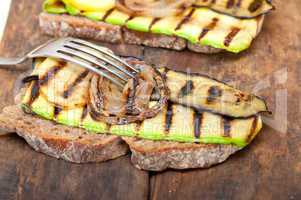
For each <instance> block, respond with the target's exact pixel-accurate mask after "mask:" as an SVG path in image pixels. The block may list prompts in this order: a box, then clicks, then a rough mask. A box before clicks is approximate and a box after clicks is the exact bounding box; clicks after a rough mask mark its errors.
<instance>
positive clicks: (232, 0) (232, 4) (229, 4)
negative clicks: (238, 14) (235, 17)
mask: <svg viewBox="0 0 301 200" xmlns="http://www.w3.org/2000/svg"><path fill="white" fill-rule="evenodd" d="M234 4H235V0H228V1H227V6H226V8H227V9H230V8H232V7H233V6H234Z"/></svg>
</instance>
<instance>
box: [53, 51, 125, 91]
mask: <svg viewBox="0 0 301 200" xmlns="http://www.w3.org/2000/svg"><path fill="white" fill-rule="evenodd" d="M57 53H58V54H59V56H60V58H62V59H64V60H67V61H71V62H73V63H75V64H78V65H80V66H83V67H85V68H87V69H89V70H91V71H93V72H95V73H96V74H98V75H100V76H103V77H105V78H107V79H109V80H110V81H112V82H113V83H115V84H116V85H118V86H120V87H121V88H123V87H124V84H122V83H120V82H119V81H118V80H116V79H114V78H112V76H110V75H108V74H106V73H105V72H103V71H101V70H99V69H97V68H95V67H92V66H91V64H90V63H88V62H86V61H83V60H79V59H76V58H74V57H72V56H69V55H67V54H65V53H63V52H61V51H58V52H57Z"/></svg>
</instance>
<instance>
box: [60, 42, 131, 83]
mask: <svg viewBox="0 0 301 200" xmlns="http://www.w3.org/2000/svg"><path fill="white" fill-rule="evenodd" d="M64 46H65V47H68V48H72V49H74V50H76V51H80V52H82V53H85V54H88V55H91V56H94V57H96V58H97V59H100V60H103V61H105V62H107V63H109V64H110V65H112V66H113V67H115V68H117V69H118V70H120V71H122V72H124V73H125V74H127V75H128V76H130V77H131V78H134V77H135V75H133V74H131V73H130V72H129V71H128V70H126V69H125V68H123V67H121V66H120V65H117V64H116V63H114V62H112V61H111V60H110V59H107V58H106V57H104V56H103V57H100V55H97V53H98V52H96V50H94V49H91V48H88V47H86V46H82V45H78V44H76V43H68V44H65V45H64ZM93 50H94V51H93ZM101 54H103V53H101Z"/></svg>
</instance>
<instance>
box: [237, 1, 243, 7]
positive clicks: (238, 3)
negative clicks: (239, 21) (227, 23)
mask: <svg viewBox="0 0 301 200" xmlns="http://www.w3.org/2000/svg"><path fill="white" fill-rule="evenodd" d="M241 2H242V0H238V1H237V3H236V7H237V8H240V6H241Z"/></svg>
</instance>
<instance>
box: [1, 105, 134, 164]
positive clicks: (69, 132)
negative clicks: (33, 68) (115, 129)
mask: <svg viewBox="0 0 301 200" xmlns="http://www.w3.org/2000/svg"><path fill="white" fill-rule="evenodd" d="M0 127H1V128H2V129H4V130H6V131H7V132H16V133H17V134H18V135H19V136H21V137H23V138H24V139H25V140H26V142H27V143H28V144H29V145H30V146H31V147H32V148H34V149H35V150H36V151H38V152H42V153H45V154H47V155H49V156H52V157H55V158H58V159H59V158H60V159H64V160H67V161H70V162H75V163H87V162H102V161H106V160H110V159H114V158H117V157H120V156H122V155H125V154H127V153H128V150H129V149H128V146H127V144H126V143H125V142H124V141H123V140H122V139H121V138H120V137H118V136H113V135H106V134H95V133H94V134H93V133H89V132H87V131H85V130H83V129H80V128H73V127H68V126H64V125H59V124H56V123H54V122H52V121H49V120H45V119H41V118H38V117H35V116H33V115H30V114H25V113H24V112H23V111H22V110H21V108H20V106H16V105H14V106H8V107H5V108H4V109H3V112H2V113H1V114H0Z"/></svg>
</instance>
